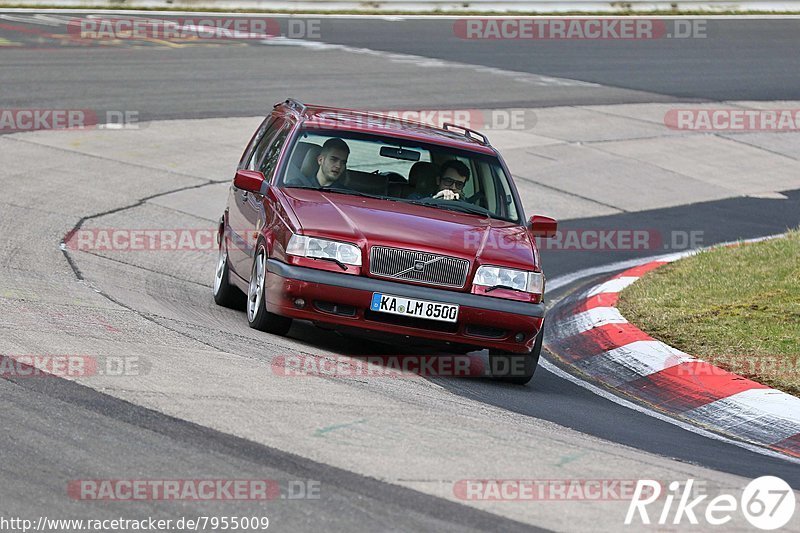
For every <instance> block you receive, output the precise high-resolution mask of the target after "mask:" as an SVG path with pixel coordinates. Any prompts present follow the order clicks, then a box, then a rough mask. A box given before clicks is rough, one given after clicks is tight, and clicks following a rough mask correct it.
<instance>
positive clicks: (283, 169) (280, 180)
mask: <svg viewBox="0 0 800 533" xmlns="http://www.w3.org/2000/svg"><path fill="white" fill-rule="evenodd" d="M305 133H312V134H315V135H320V136H328V137H341V138H342V139H344V140H345V141H347V140H348V139H354V140H364V141H372V142H375V141H380V142H383V143H384V144H387V145H390V146H402V147H403V148H408V149H421V150H428V151H430V152H438V153H442V152H444V153H447V154H449V155H452V156H453V157H456V156H460V157H466V158H469V159H479V160H482V161H484V162H486V163H489V164H490V166H491V165H494V166H498V167H499V168H500V169H502V171H503V173H504V174H505V178H506V180H507V182H508V185H509V190H510V192H511V197H512V202H513V203H514V209H515V210H516V212H517V218H516V219H514V218H507V217H502V216H500V215H497V214H495V213H493V212H492V211H490V210H488V209H487V210H486V214H485V215H481V214H478V213H469V212H467V211H465V210H458V209H447V208H446V207H445V208H440V207H437V205H436V204H430V205H427V204H425V203H421V202H419V199H408V198H398V197H394V196H383V195H377V194H375V195H372V194H367V193H360V192H359V191H353V194H352V196H369V197H372V198H374V199H376V200H384V201H389V202H404V203H410V204H412V205H422V206H424V207H430V208H431V209H445V210H447V211H452V212H458V213H461V214H464V215H472V216H480V217H483V218H486V217H489V218H491V219H494V220H502V221H504V222H512V223H514V224H520V225H522V224H523V221H524V220H526V218H525V212H524V208H523V205H522V202H521V200H520V197H519V193H518V192H517V187H516V184H515V183H514V179H513V176H512V175H511V172H509V170H508V167H507V166H506V164H505V161H503V158H502V157H501V156H500V154H499V153H497V151H496V150H493V152H494V154H486V153H483V152H477V151H472V150H464V149H460V148H454V147H452V146H448V145H443V144H437V143H431V142H427V141H422V140H413V139H407V138H405V137H392V136H391V135H386V134H381V133H369V132H361V131H353V130H347V129H339V128H316V127H313V128H307V127H304V126H303V123H299V124H297V126H296V127H295V128H294V131H293V132H292V133H291V134H290V138H289V142H287V143H286V144H285V145H284V154H283V157H282V159H283V161H281V162H280V164H279V168H278V169H277V171H276V172H275V175H274V177H273V180H272V184H273V185H274V186H275V187H278V188H281V189H303V188H304V189H306V190H317V189H316V188H314V187H298V186H292V185H286V184H285V183H284V178H285V177H286V174H287V171H288V168H289V162H290V160H291V157H292V155H293V154H294V150H295V147H296V145H297V143H298V142H301V141H302V139H303V135H304V134H305ZM499 179H502V178H499ZM319 190H323V191H324V190H325V188H320V189H319ZM337 194H347V193H346V192H345V191H343V190H337ZM423 200H424V199H423ZM478 207H479V206H478Z"/></svg>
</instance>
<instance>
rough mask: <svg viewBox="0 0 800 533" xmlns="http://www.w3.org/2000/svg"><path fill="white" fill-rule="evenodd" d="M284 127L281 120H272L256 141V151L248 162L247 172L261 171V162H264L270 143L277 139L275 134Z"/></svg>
mask: <svg viewBox="0 0 800 533" xmlns="http://www.w3.org/2000/svg"><path fill="white" fill-rule="evenodd" d="M283 125H284V121H283V120H281V119H272V120H271V121H270V122H269V123H268V124H267V126H266V128H263V129H262V131H261V132H260V137H259V139H258V140H257V141H256V145H255V149H254V150H253V153H252V154H250V157H249V158H248V160H247V164H246V165H245V168H246V169H247V170H259V167H260V165H261V162H262V161H263V160H264V155H265V153H266V151H267V149H268V148H269V145H270V142H271V141H272V139H273V138H274V137H275V134H276V133H277V132H278V131H279V130H280V129H281V127H282V126H283Z"/></svg>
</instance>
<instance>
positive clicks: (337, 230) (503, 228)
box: [282, 188, 538, 270]
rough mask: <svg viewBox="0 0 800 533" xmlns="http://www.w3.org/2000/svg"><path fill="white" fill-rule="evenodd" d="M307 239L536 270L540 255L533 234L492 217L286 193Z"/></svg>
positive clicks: (293, 191) (310, 193) (309, 193)
mask: <svg viewBox="0 0 800 533" xmlns="http://www.w3.org/2000/svg"><path fill="white" fill-rule="evenodd" d="M282 192H283V194H284V195H285V197H286V200H287V203H288V205H289V206H290V207H291V209H292V210H293V211H294V213H295V215H296V216H297V219H298V221H299V222H300V225H301V227H302V231H303V233H304V234H305V235H312V236H319V237H327V238H331V239H336V240H342V241H347V242H353V243H356V244H359V245H361V246H362V247H363V248H365V249H366V248H367V247H369V246H372V245H384V246H392V247H397V248H408V249H413V250H421V251H427V252H433V253H441V254H445V255H451V256H456V257H462V258H464V259H468V260H470V262H472V261H474V260H475V259H478V260H479V262H480V264H494V265H501V266H509V267H515V268H522V269H526V270H530V269H531V268H535V267H537V266H538V265H537V259H538V257H537V254H536V253H535V252H534V247H533V245H532V243H531V238H530V234H529V233H528V231H527V230H526V229H525V228H524V227H523V226H520V225H518V224H514V223H512V222H506V221H503V220H497V219H493V218H489V217H482V216H476V215H470V214H466V213H459V212H456V211H448V210H445V209H437V208H433V207H425V206H420V205H413V204H409V203H405V202H399V201H387V200H380V199H375V198H365V197H360V196H350V195H346V194H338V193H329V192H324V191H316V190H308V189H292V188H285V189H282Z"/></svg>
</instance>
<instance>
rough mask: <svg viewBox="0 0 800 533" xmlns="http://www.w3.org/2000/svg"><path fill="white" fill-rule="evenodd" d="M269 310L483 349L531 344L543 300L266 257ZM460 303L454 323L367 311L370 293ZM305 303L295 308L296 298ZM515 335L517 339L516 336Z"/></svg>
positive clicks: (519, 348)
mask: <svg viewBox="0 0 800 533" xmlns="http://www.w3.org/2000/svg"><path fill="white" fill-rule="evenodd" d="M267 270H268V272H269V275H268V276H267V279H266V303H267V310H268V311H269V312H271V313H276V314H278V315H283V316H288V317H292V318H299V319H303V320H312V321H314V322H319V323H324V324H328V325H332V326H334V327H335V326H340V327H342V328H346V329H351V328H357V329H364V330H370V331H374V332H383V333H388V334H393V335H402V336H409V337H415V338H419V339H427V340H429V341H433V342H435V343H451V344H459V345H468V346H475V347H481V348H496V349H501V350H508V351H512V352H518V353H524V352H529V351H530V350H532V349H533V344H534V341H535V338H536V334H537V333H538V332H539V329H540V328H541V327H542V320H543V318H544V305H543V304H541V303H539V304H534V303H529V302H519V301H514V300H506V299H501V298H492V297H489V296H482V295H476V294H469V293H464V292H455V291H448V290H443V289H435V288H430V287H424V286H419V285H410V284H405V283H397V282H392V281H386V280H379V279H374V278H368V277H365V276H355V275H350V274H343V273H337V272H331V271H328V270H320V269H315V268H307V267H301V266H295V265H288V264H286V263H283V262H281V261H278V260H275V259H269V260H268V261H267ZM374 292H380V293H385V294H392V295H395V296H404V297H407V298H417V299H420V300H430V301H435V302H442V303H450V304H458V305H459V314H458V322H457V323H455V324H451V323H447V322H439V321H435V320H426V319H414V318H406V317H398V316H395V315H388V314H385V313H376V312H373V311H370V310H369V307H370V302H371V301H372V294H373V293H374ZM298 299H302V300H303V301H304V302H305V305H304V306H302V307H299V306H298V305H296V303H295V302H296V300H298ZM518 335H519V337H520V338H519V339H518Z"/></svg>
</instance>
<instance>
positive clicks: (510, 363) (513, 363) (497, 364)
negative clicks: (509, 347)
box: [489, 322, 544, 385]
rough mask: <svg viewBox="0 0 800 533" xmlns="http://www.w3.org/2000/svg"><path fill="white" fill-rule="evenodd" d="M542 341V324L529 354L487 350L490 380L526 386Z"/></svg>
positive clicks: (532, 372)
mask: <svg viewBox="0 0 800 533" xmlns="http://www.w3.org/2000/svg"><path fill="white" fill-rule="evenodd" d="M543 341H544V322H542V327H541V328H540V329H539V333H538V334H537V335H536V341H535V342H534V343H533V350H531V351H530V352H529V353H509V352H506V351H502V350H489V368H490V370H491V376H492V379H494V380H495V381H500V382H502V383H511V384H514V385H526V384H527V383H528V382H530V380H531V379H533V374H534V373H535V372H536V367H537V366H539V356H540V355H541V353H542V342H543Z"/></svg>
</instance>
